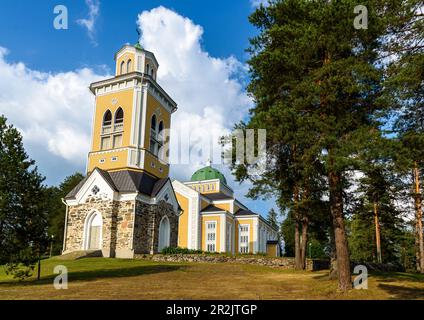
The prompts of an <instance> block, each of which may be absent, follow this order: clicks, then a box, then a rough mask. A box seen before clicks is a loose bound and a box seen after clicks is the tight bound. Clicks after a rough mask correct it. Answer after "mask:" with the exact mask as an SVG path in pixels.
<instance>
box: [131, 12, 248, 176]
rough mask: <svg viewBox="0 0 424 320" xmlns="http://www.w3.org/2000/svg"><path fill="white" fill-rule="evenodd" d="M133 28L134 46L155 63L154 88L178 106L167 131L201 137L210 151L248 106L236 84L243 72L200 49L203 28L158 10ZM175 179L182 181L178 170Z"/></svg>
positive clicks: (235, 63) (230, 60) (232, 60)
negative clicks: (152, 55)
mask: <svg viewBox="0 0 424 320" xmlns="http://www.w3.org/2000/svg"><path fill="white" fill-rule="evenodd" d="M138 26H139V28H140V30H141V39H140V42H141V43H142V45H143V46H144V47H145V48H146V49H147V50H150V51H152V52H154V53H155V56H156V58H157V59H158V61H159V64H160V67H159V70H158V82H159V83H160V85H161V86H162V87H163V88H164V89H165V90H166V91H167V92H168V93H169V94H170V95H171V97H173V98H174V100H175V101H176V102H177V103H178V104H179V110H178V111H177V112H176V113H175V114H174V115H173V119H172V126H173V129H176V130H177V131H181V130H182V129H187V128H189V129H190V132H191V133H192V134H191V140H192V141H193V142H196V141H198V140H199V139H200V138H203V139H204V138H205V136H206V137H207V138H206V139H209V140H210V141H212V142H213V143H215V145H216V144H217V143H218V142H217V141H216V137H217V136H220V135H223V134H228V133H229V132H230V130H229V129H230V128H232V126H233V125H234V123H235V122H238V121H240V120H241V119H242V118H243V117H244V116H245V115H246V112H247V110H248V109H249V107H250V106H251V104H252V101H251V100H250V98H249V97H248V96H247V94H246V92H245V90H244V87H243V85H242V84H241V83H240V81H239V80H238V79H239V78H240V74H242V73H244V72H245V71H246V69H245V66H244V65H243V64H242V63H240V62H239V61H238V60H237V59H236V58H235V57H232V56H230V57H228V58H216V57H212V56H210V55H209V54H208V53H207V52H206V51H204V50H203V49H202V47H201V42H202V35H203V28H202V27H201V26H199V25H196V24H195V23H194V22H193V21H191V20H190V19H188V18H186V17H183V16H181V15H179V14H178V13H176V12H174V11H171V10H169V9H167V8H164V7H162V6H161V7H158V8H155V9H152V10H150V11H144V12H142V13H141V14H140V15H139V16H138ZM172 138H173V140H172V145H176V144H177V143H178V142H177V140H176V137H174V136H173V137H172ZM206 139H204V140H206ZM213 140H215V141H213ZM196 146H197V147H198V148H199V149H201V148H200V147H201V146H199V144H197V143H193V144H192V148H194V149H195V150H194V151H196ZM198 151H200V150H198ZM195 153H196V152H194V153H193V154H195ZM202 156H203V164H204V162H206V160H207V159H208V158H209V155H207V154H204V155H200V156H199V157H197V159H195V161H194V162H195V163H193V161H191V164H192V165H196V164H197V166H200V165H201V164H200V163H196V162H201V160H202ZM192 160H193V159H192ZM192 171H193V166H188V167H187V172H184V175H185V177H187V175H188V173H189V172H192ZM175 174H177V175H178V178H183V177H182V175H183V173H182V172H181V171H180V170H179V171H178V172H175Z"/></svg>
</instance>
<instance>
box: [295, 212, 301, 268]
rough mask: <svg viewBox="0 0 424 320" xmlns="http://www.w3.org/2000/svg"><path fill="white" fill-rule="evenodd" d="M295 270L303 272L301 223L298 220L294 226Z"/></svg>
mask: <svg viewBox="0 0 424 320" xmlns="http://www.w3.org/2000/svg"><path fill="white" fill-rule="evenodd" d="M294 268H295V269H296V270H302V260H301V246H300V232H299V222H298V220H297V219H296V221H295V225H294Z"/></svg>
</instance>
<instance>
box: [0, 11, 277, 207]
mask: <svg viewBox="0 0 424 320" xmlns="http://www.w3.org/2000/svg"><path fill="white" fill-rule="evenodd" d="M138 25H139V28H140V30H141V39H140V40H141V43H142V45H143V46H144V47H145V48H146V49H147V50H150V51H152V52H154V53H155V55H156V58H157V59H158V61H159V64H160V67H159V70H158V82H159V84H160V85H161V86H162V87H163V88H164V89H165V90H166V91H167V92H168V93H169V94H170V96H171V97H172V98H173V99H174V100H175V101H176V102H177V103H178V105H179V110H178V111H177V112H176V113H175V114H174V115H173V118H172V128H173V129H175V130H176V131H177V133H179V132H183V131H184V130H185V129H189V132H190V133H191V134H190V140H189V142H188V140H187V139H186V137H185V136H181V135H180V134H176V135H173V136H172V141H171V143H172V145H171V148H173V149H172V150H174V149H175V148H179V144H181V143H183V144H188V145H189V146H188V147H189V149H190V152H191V155H192V158H191V159H190V162H189V163H188V164H187V163H185V164H180V165H172V166H171V175H172V177H173V178H176V179H181V180H186V179H189V178H190V175H191V174H192V173H193V172H194V170H196V169H197V168H199V167H201V166H203V165H204V164H205V162H206V160H207V159H208V158H209V155H208V154H206V153H205V149H206V150H207V148H205V146H204V142H205V141H207V140H208V139H209V142H210V143H211V144H212V143H213V144H215V145H216V144H217V139H216V137H218V136H221V135H224V134H228V133H229V132H230V129H231V128H232V126H233V125H234V123H236V122H238V121H240V120H241V119H243V118H244V117H245V116H246V114H247V110H248V109H249V108H250V107H251V106H252V101H251V100H250V98H249V97H248V96H247V94H246V92H245V90H244V86H243V84H242V83H241V81H240V80H239V79H240V78H243V76H244V74H245V72H246V68H245V66H244V65H243V64H242V63H240V62H239V61H238V60H237V59H236V58H234V57H231V56H230V57H227V58H216V57H212V56H211V55H210V54H209V53H208V52H206V51H205V50H203V49H202V46H201V42H202V34H203V28H202V27H201V26H199V25H196V24H195V23H194V22H193V21H191V20H190V19H188V18H185V17H183V16H181V15H179V14H177V13H176V12H174V11H171V10H169V9H166V8H164V7H158V8H155V9H152V10H150V11H144V12H142V13H141V14H140V15H139V16H138ZM87 28H89V27H87ZM112 57H113V52H111V59H112ZM98 72H99V71H97V72H95V71H93V70H92V69H89V68H84V69H80V70H74V71H69V72H63V73H56V74H53V73H45V72H39V71H36V70H31V69H29V68H28V67H26V66H25V65H24V64H23V63H9V62H8V61H7V50H6V49H4V48H1V47H0V75H1V76H0V89H1V90H0V114H5V115H6V116H7V117H8V119H9V121H10V123H13V124H14V125H15V126H16V127H17V128H18V129H19V130H20V131H21V132H22V134H23V136H24V143H25V146H26V148H27V150H28V151H29V154H30V155H31V157H33V158H34V159H35V160H36V161H37V163H38V165H39V166H40V168H41V169H43V172H44V173H45V174H47V175H48V177H49V178H50V179H49V180H50V182H54V183H57V182H59V181H60V180H61V179H63V177H64V176H65V175H66V174H70V173H72V172H73V171H74V170H77V169H78V170H84V167H85V163H86V159H87V153H88V151H89V144H90V135H91V121H92V112H93V104H94V98H93V96H92V95H91V93H90V92H89V90H88V86H89V84H90V83H91V82H94V81H98V80H100V79H104V78H107V77H111V76H112V75H110V74H107V72H101V71H100V73H103V74H99V73H98ZM202 151H203V153H202ZM193 155H194V157H193ZM215 166H216V167H217V168H218V169H220V170H221V171H223V172H224V173H225V175H226V177H227V180H228V182H229V184H230V186H232V187H233V189H234V190H235V191H236V192H237V195H238V196H239V197H241V200H242V201H243V202H245V203H246V204H247V205H249V206H252V209H253V210H255V209H257V210H258V211H259V209H260V208H263V206H261V205H260V203H259V202H251V201H249V200H246V199H243V197H242V196H243V194H245V192H247V189H248V187H249V186H248V185H246V184H244V185H242V186H238V185H237V184H236V183H235V182H234V180H233V179H232V177H231V174H230V172H229V170H228V168H225V167H224V166H219V165H215ZM71 168H72V169H71ZM272 205H273V203H272V202H271V203H269V204H266V205H265V207H271V206H272Z"/></svg>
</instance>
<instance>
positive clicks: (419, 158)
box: [386, 0, 424, 273]
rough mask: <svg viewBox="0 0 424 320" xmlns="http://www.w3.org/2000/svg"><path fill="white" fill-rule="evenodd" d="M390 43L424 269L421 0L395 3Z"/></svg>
mask: <svg viewBox="0 0 424 320" xmlns="http://www.w3.org/2000/svg"><path fill="white" fill-rule="evenodd" d="M390 17H391V18H390V19H391V20H392V21H393V27H392V28H391V29H390V34H389V37H388V40H389V41H387V44H386V56H387V57H389V58H390V60H392V62H391V63H390V65H389V68H388V76H387V77H388V81H387V92H388V95H389V96H390V97H391V99H392V103H393V110H392V111H393V117H394V118H395V123H394V128H393V131H394V133H395V135H396V138H397V139H399V141H400V142H401V144H402V147H403V148H402V150H400V151H399V157H398V159H397V161H398V164H400V167H401V168H402V169H403V171H404V173H405V174H407V175H409V181H410V190H411V192H410V195H411V197H412V198H413V200H414V206H415V208H414V210H415V233H416V251H417V252H416V254H417V270H418V271H420V272H422V273H424V236H423V232H424V230H423V208H422V196H423V194H422V192H423V191H422V188H423V187H422V184H423V183H422V179H421V177H422V174H423V168H424V160H423V159H424V151H423V150H424V149H423V148H422V146H423V144H424V86H423V81H424V13H423V3H422V1H420V0H409V1H406V2H401V3H394V4H393V8H392V12H391V15H390Z"/></svg>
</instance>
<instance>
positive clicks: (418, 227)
mask: <svg viewBox="0 0 424 320" xmlns="http://www.w3.org/2000/svg"><path fill="white" fill-rule="evenodd" d="M413 176H414V200H415V201H414V202H415V236H416V238H415V239H416V241H415V242H416V244H417V255H416V256H417V271H419V272H420V273H424V240H423V211H422V199H421V184H420V172H419V168H418V164H417V162H415V163H414V172H413Z"/></svg>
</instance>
